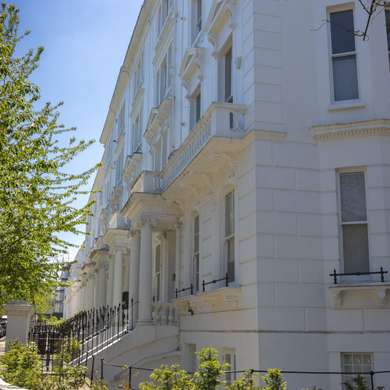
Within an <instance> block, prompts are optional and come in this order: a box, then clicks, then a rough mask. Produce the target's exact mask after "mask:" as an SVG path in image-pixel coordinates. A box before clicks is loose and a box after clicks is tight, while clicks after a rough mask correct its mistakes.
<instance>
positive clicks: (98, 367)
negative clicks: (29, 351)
mask: <svg viewBox="0 0 390 390" xmlns="http://www.w3.org/2000/svg"><path fill="white" fill-rule="evenodd" d="M108 368H110V369H111V370H112V369H116V370H117V373H116V375H115V377H116V378H119V379H118V381H120V382H122V384H123V385H127V386H128V387H129V389H131V390H138V388H137V387H134V383H135V382H140V380H141V381H145V380H148V379H147V378H148V377H149V375H150V374H151V373H152V372H153V370H154V368H148V367H139V366H134V365H126V364H122V365H119V364H111V363H108V362H105V361H104V359H100V361H99V362H97V361H95V358H94V359H93V363H92V365H91V370H90V372H89V377H90V379H91V381H92V382H93V381H94V380H100V381H104V380H105V379H106V377H107V375H106V374H107V369H108ZM248 371H250V372H252V373H253V374H258V375H259V376H261V375H264V374H266V373H267V370H265V369H258V370H255V369H248V370H229V371H225V372H224V374H225V379H226V380H227V382H228V383H229V382H231V381H233V380H235V379H237V378H238V377H239V376H240V375H242V374H243V373H245V372H248ZM187 373H188V374H192V372H189V371H187ZM282 374H283V376H284V378H285V379H286V381H287V384H289V382H290V381H291V383H292V382H294V383H295V384H296V383H298V382H299V384H298V386H299V387H298V388H300V389H302V390H303V389H304V390H314V389H316V390H336V389H346V387H345V384H346V379H345V377H346V376H348V377H351V375H352V376H353V377H354V378H356V377H357V376H363V377H364V378H365V379H366V385H367V387H368V389H370V390H384V389H385V388H386V387H385V386H386V385H388V383H389V382H388V380H389V378H390V370H382V371H380V370H378V371H374V370H372V371H365V372H357V371H355V372H353V373H351V372H346V371H295V370H282ZM111 376H112V372H111ZM324 377H326V380H327V381H328V382H329V385H328V386H322V387H321V386H318V383H319V382H321V379H323V378H324ZM322 382H323V381H322ZM294 388H295V387H294Z"/></svg>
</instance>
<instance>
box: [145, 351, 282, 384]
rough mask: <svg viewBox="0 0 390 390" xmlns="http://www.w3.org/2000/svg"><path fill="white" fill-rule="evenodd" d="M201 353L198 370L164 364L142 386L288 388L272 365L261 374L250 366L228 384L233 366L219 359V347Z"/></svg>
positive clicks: (280, 374) (278, 371) (199, 354)
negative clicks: (228, 376)
mask: <svg viewBox="0 0 390 390" xmlns="http://www.w3.org/2000/svg"><path fill="white" fill-rule="evenodd" d="M197 355H198V360H199V364H198V369H197V370H196V371H195V372H194V373H192V374H189V373H187V372H186V371H184V370H181V369H180V367H179V366H177V365H172V366H164V365H163V366H161V367H160V368H157V369H155V370H154V371H153V373H152V374H151V375H150V381H149V382H145V383H141V384H140V390H215V389H221V390H222V389H229V390H287V382H286V381H285V380H284V379H283V375H282V373H281V371H280V370H279V369H270V370H268V372H267V374H266V375H264V376H262V377H261V378H259V376H258V375H257V374H254V372H253V371H252V370H247V371H245V372H244V373H243V374H242V375H241V376H240V377H239V378H238V379H237V380H235V381H234V382H233V383H232V384H227V383H226V381H225V380H224V377H225V373H226V371H229V369H230V366H229V364H222V363H221V362H220V361H219V358H218V351H217V350H216V349H214V348H211V347H207V348H203V349H202V350H201V351H200V352H199V353H198V354H197ZM259 382H262V383H263V384H264V386H260V384H259Z"/></svg>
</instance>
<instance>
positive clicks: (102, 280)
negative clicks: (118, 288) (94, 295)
mask: <svg viewBox="0 0 390 390" xmlns="http://www.w3.org/2000/svg"><path fill="white" fill-rule="evenodd" d="M107 268H108V264H106V262H105V261H101V263H100V268H99V283H98V297H99V298H98V306H99V307H102V306H104V305H106V289H107V287H106V269H107Z"/></svg>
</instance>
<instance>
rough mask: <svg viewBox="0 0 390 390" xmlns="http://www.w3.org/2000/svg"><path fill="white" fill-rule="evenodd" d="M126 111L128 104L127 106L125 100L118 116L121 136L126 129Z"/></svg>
mask: <svg viewBox="0 0 390 390" xmlns="http://www.w3.org/2000/svg"><path fill="white" fill-rule="evenodd" d="M125 112H126V106H125V102H123V103H122V107H121V110H120V111H119V117H118V136H120V135H121V134H122V133H123V132H124V131H125V115H126V114H125Z"/></svg>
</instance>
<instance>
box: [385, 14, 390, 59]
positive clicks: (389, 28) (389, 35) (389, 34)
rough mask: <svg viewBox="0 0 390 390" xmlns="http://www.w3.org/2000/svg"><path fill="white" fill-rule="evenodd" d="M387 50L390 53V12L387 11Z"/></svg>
mask: <svg viewBox="0 0 390 390" xmlns="http://www.w3.org/2000/svg"><path fill="white" fill-rule="evenodd" d="M386 32H387V48H388V50H389V51H390V10H389V9H387V10H386Z"/></svg>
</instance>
